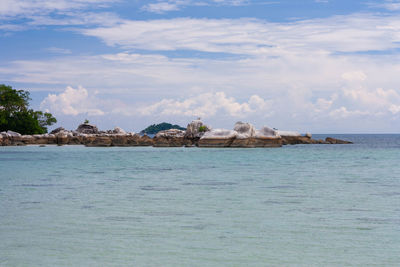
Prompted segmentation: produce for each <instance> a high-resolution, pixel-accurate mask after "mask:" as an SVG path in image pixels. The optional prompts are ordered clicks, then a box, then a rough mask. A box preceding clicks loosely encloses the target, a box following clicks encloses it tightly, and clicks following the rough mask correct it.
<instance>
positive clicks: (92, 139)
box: [85, 135, 112, 147]
mask: <svg viewBox="0 0 400 267" xmlns="http://www.w3.org/2000/svg"><path fill="white" fill-rule="evenodd" d="M85 145H86V146H88V147H97V146H99V147H109V146H112V139H111V137H110V136H109V135H99V136H88V138H87V139H86V143H85Z"/></svg>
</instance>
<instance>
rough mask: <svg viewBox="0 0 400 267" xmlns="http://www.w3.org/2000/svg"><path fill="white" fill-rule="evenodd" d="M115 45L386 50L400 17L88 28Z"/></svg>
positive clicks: (260, 51)
mask: <svg viewBox="0 0 400 267" xmlns="http://www.w3.org/2000/svg"><path fill="white" fill-rule="evenodd" d="M81 32H82V33H83V34H85V35H89V36H95V37H98V38H100V39H102V40H104V42H106V43H107V44H108V45H110V46H120V47H122V48H126V49H144V50H164V51H172V50H196V51H203V52H223V53H233V54H249V55H257V56H277V55H278V56H279V55H280V54H282V53H299V52H304V51H308V52H310V51H315V52H320V53H336V52H345V53H352V52H365V51H371V50H376V51H385V50H389V49H394V48H398V47H399V46H400V45H399V41H400V18H399V17H398V16H385V17H382V16H377V15H371V14H352V15H349V16H335V17H330V18H324V19H313V20H305V21H296V22H289V23H271V22H267V21H263V20H253V19H191V18H175V19H168V20H147V21H133V20H130V21H124V22H122V23H120V24H118V25H115V26H113V27H99V28H91V29H84V30H82V31H81Z"/></svg>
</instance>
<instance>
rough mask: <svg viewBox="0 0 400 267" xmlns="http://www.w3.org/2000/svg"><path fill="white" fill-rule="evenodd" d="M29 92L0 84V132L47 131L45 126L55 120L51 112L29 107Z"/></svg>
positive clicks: (36, 132) (27, 132)
mask: <svg viewBox="0 0 400 267" xmlns="http://www.w3.org/2000/svg"><path fill="white" fill-rule="evenodd" d="M30 100H31V98H30V97H29V92H28V91H24V90H16V89H13V88H12V87H11V86H8V85H4V84H0V132H1V131H8V130H11V131H14V132H18V133H20V134H43V133H47V127H46V126H50V125H53V124H54V123H56V122H57V120H56V118H54V117H53V115H52V114H51V113H48V112H42V111H35V110H33V109H30V108H29V101H30Z"/></svg>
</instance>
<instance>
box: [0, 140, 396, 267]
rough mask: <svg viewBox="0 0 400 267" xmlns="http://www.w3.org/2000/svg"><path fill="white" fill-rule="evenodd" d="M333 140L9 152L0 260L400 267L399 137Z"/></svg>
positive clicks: (3, 172)
mask: <svg viewBox="0 0 400 267" xmlns="http://www.w3.org/2000/svg"><path fill="white" fill-rule="evenodd" d="M331 136H333V137H336V138H341V139H345V140H350V141H353V142H354V144H352V145H295V146H284V147H282V148H255V149H244V148H243V149H234V148H220V149H217V148H214V149H208V148H195V147H193V148H154V147H110V148H99V147H91V148H88V147H84V146H61V147H59V146H46V147H39V146H25V147H0V266H13V267H14V266H400V135H331ZM324 137H325V136H324V135H319V136H318V135H314V138H317V139H318V138H324Z"/></svg>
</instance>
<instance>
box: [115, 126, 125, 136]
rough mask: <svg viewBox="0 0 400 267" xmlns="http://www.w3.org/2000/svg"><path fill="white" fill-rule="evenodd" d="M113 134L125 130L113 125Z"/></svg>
mask: <svg viewBox="0 0 400 267" xmlns="http://www.w3.org/2000/svg"><path fill="white" fill-rule="evenodd" d="M112 133H113V134H126V132H125V131H124V130H123V129H122V128H120V127H115V128H114V130H113V131H112Z"/></svg>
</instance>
